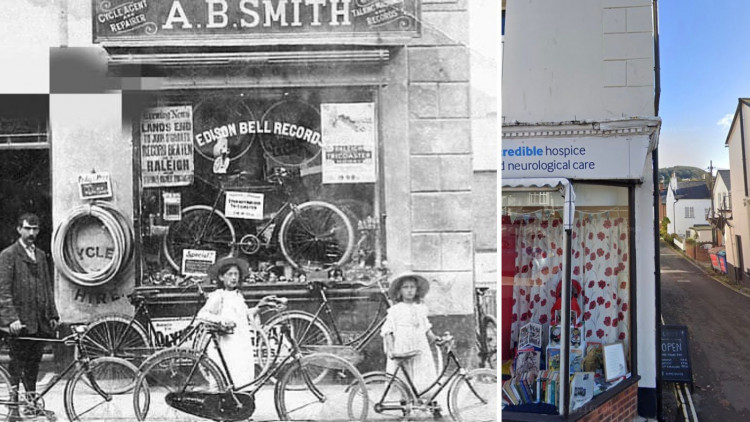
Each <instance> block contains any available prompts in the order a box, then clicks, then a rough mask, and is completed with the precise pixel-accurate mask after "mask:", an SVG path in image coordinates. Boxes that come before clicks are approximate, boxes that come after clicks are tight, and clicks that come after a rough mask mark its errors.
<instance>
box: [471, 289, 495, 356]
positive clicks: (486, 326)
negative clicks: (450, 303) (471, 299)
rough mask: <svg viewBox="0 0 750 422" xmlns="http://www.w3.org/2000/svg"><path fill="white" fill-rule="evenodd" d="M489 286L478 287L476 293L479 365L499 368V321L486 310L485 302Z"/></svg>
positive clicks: (475, 307)
mask: <svg viewBox="0 0 750 422" xmlns="http://www.w3.org/2000/svg"><path fill="white" fill-rule="evenodd" d="M488 289H489V287H477V288H475V289H474V295H475V299H476V300H475V303H474V309H475V315H476V317H477V349H478V350H479V367H481V368H484V365H488V366H489V367H490V368H492V369H497V321H496V320H495V317H493V316H492V315H487V314H486V313H485V311H484V302H485V301H486V294H487V290H488Z"/></svg>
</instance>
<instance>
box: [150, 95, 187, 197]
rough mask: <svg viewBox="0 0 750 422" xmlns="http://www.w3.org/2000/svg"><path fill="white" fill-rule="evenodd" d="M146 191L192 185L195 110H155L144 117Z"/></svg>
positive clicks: (166, 108)
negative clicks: (154, 188) (153, 188)
mask: <svg viewBox="0 0 750 422" xmlns="http://www.w3.org/2000/svg"><path fill="white" fill-rule="evenodd" d="M140 131H141V180H142V183H143V187H144V188H151V187H164V186H188V185H191V184H192V183H193V173H194V167H193V108H192V107H191V106H170V107H154V108H149V109H146V110H145V111H144V112H143V114H142V115H141V127H140Z"/></svg>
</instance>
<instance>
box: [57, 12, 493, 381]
mask: <svg viewBox="0 0 750 422" xmlns="http://www.w3.org/2000/svg"><path fill="white" fill-rule="evenodd" d="M90 13H91V19H92V21H93V40H94V44H95V47H94V48H93V49H94V50H97V51H99V52H98V53H96V54H94V56H95V58H96V60H100V61H102V62H105V63H106V66H105V73H106V78H107V79H108V80H109V81H118V82H117V83H118V84H119V88H120V89H119V90H116V91H112V92H103V93H91V94H80V93H77V94H69V95H68V94H59V95H56V96H53V97H52V98H51V100H50V101H51V103H50V110H51V112H50V126H51V132H53V133H54V134H55V142H52V145H51V155H52V156H53V157H55V158H54V159H53V160H52V164H51V166H52V173H53V174H54V175H55V181H53V190H54V191H55V198H56V199H55V200H54V201H55V202H54V203H53V220H54V221H55V227H56V233H55V236H53V242H52V243H53V250H54V251H56V252H55V253H56V260H55V263H56V267H57V269H58V271H57V277H56V296H57V302H58V306H60V308H61V315H62V319H63V320H64V321H65V322H67V323H77V322H90V321H92V320H95V319H96V318H99V317H102V316H105V315H110V314H112V313H120V314H125V315H127V316H128V317H129V315H132V314H133V312H134V308H133V306H132V304H131V303H130V301H129V300H128V297H127V296H128V295H130V294H131V293H133V292H136V293H141V295H142V296H143V297H145V299H146V302H147V303H146V306H147V307H148V309H149V315H150V317H151V318H152V320H153V321H154V327H155V328H156V331H157V332H155V333H153V335H154V336H155V337H154V338H156V336H158V337H159V338H161V339H171V340H170V341H169V342H171V343H173V342H174V341H175V340H176V338H177V334H176V333H179V331H180V330H181V329H182V328H183V327H184V323H185V318H186V317H189V316H190V315H192V314H193V313H194V312H195V310H196V309H198V308H199V307H200V306H201V303H202V302H201V299H200V296H199V293H198V288H197V286H196V283H202V284H201V286H202V287H203V288H204V289H206V290H211V289H213V288H215V287H214V286H212V285H211V284H210V283H207V282H206V280H205V274H206V270H207V268H208V267H209V266H210V265H211V264H212V263H213V262H215V261H216V260H217V259H219V258H221V257H224V256H227V255H233V256H240V257H242V258H244V259H245V260H247V261H248V262H249V264H250V268H251V274H250V275H249V276H248V277H247V278H246V279H245V280H244V281H245V282H244V284H243V287H242V290H243V294H244V296H245V299H246V301H247V303H248V304H255V303H256V302H257V301H258V300H259V299H260V298H261V297H263V296H266V295H277V296H282V297H287V298H288V299H289V308H291V309H297V310H306V311H310V312H313V313H314V312H315V311H316V310H317V309H318V306H319V305H320V303H321V300H322V299H321V297H322V296H321V295H320V294H319V292H317V291H313V290H311V289H310V288H309V283H308V282H309V281H310V280H317V281H324V282H326V283H327V284H328V285H329V287H328V288H327V290H326V291H325V294H326V299H327V300H328V301H329V302H330V305H331V307H332V309H331V311H332V312H331V314H330V315H329V314H327V313H323V314H322V315H323V316H322V318H324V319H326V320H330V321H328V324H329V325H333V324H335V325H336V327H337V328H336V330H337V331H338V333H333V334H334V339H332V341H334V342H337V341H341V342H346V341H347V340H350V339H353V338H355V337H356V336H357V335H358V334H361V333H362V332H363V331H365V329H366V328H367V327H368V325H369V323H370V322H371V320H372V316H373V315H374V314H375V313H376V312H377V310H378V308H379V306H380V304H379V302H378V300H379V299H378V296H379V292H380V290H379V289H378V287H377V285H376V284H375V282H376V280H377V279H378V278H379V277H381V275H382V271H381V269H382V268H384V267H386V268H387V269H388V270H389V271H390V272H391V274H397V273H400V272H403V271H416V272H418V273H420V274H423V275H425V276H426V277H428V278H429V279H430V280H431V289H430V294H429V295H428V297H427V298H426V303H427V305H428V307H429V308H430V320H431V321H432V324H433V326H434V330H435V332H436V333H438V334H440V333H442V332H444V331H450V332H452V333H453V334H454V335H455V336H456V339H457V344H458V349H457V350H458V352H459V357H461V358H462V359H464V360H465V361H466V362H467V363H469V364H471V365H475V364H476V363H477V360H478V358H477V351H476V349H475V346H474V344H475V333H474V332H473V330H466V329H465V328H464V327H466V326H472V327H473V326H474V316H473V310H474V303H473V298H474V295H473V294H472V291H473V288H474V284H475V283H476V282H479V281H482V282H485V283H486V284H489V283H491V282H493V280H492V276H493V275H494V272H493V271H494V270H493V268H492V266H491V265H488V264H487V263H488V262H489V261H490V259H491V260H493V262H494V259H495V257H496V246H495V243H496V238H495V237H493V234H494V233H495V230H494V229H493V230H490V229H489V227H495V226H494V225H493V224H492V221H489V220H487V219H485V218H483V216H484V214H485V213H486V212H488V211H487V207H486V206H485V203H490V204H494V198H495V196H494V195H496V193H495V192H496V185H494V181H495V179H496V172H495V170H494V169H492V168H491V166H489V167H488V168H480V167H478V166H477V164H474V165H472V159H473V157H474V156H489V155H491V154H485V153H484V152H483V151H484V150H482V149H481V148H479V147H478V145H481V142H479V141H478V139H475V138H474V136H475V135H474V134H473V130H472V123H473V120H472V119H473V115H472V113H470V102H471V94H470V92H471V90H470V84H471V72H470V69H469V66H468V58H469V49H468V48H467V46H466V45H465V44H464V43H462V42H459V41H456V40H453V39H450V38H445V37H446V34H447V32H441V31H439V30H438V29H440V28H437V27H434V26H432V27H430V28H428V29H427V30H425V29H424V28H423V26H422V25H423V21H422V16H423V15H426V16H431V17H432V18H431V20H432V21H433V22H434V21H439V22H441V24H442V25H446V24H447V23H451V25H452V26H449V27H451V28H454V29H455V28H464V27H468V20H467V19H466V18H467V16H466V15H467V13H466V7H465V5H463V4H462V2H445V1H425V2H419V1H416V0H415V1H404V2H373V1H358V2H349V1H314V2H312V1H308V2H298V1H262V2H260V1H258V2H256V1H236V2H226V1H206V2H180V1H171V0H169V1H148V2H146V1H142V2H111V1H99V0H97V1H94V2H92V4H91V10H90ZM436 17H437V18H436ZM464 31H465V30H462V31H459V35H461V34H463V33H464ZM448 32H450V31H448ZM459 38H461V37H459ZM464 38H465V37H464ZM60 53H61V54H66V52H65V51H64V49H61V52H60ZM96 60H94V61H96ZM439 99H441V100H439ZM488 115H491V116H494V115H493V114H492V113H489V112H488ZM81 116H87V117H86V118H85V119H82V118H81ZM487 136H488V137H490V138H491V136H489V135H487ZM477 138H479V136H478V137H477ZM83 140H85V142H83ZM493 142H495V141H494V140H493ZM491 145H494V143H492V144H491ZM481 161H482V160H478V161H477V162H481ZM484 161H486V160H484ZM494 165H495V166H496V164H494ZM472 203H474V205H467V204H472ZM492 214H493V216H494V212H493V213H492ZM485 226H486V227H485ZM477 233H481V234H477ZM480 261H481V262H482V263H484V264H482V265H479V264H477V262H480ZM188 320H189V319H188ZM336 337H340V339H337V338H336ZM169 342H167V343H169ZM165 344H166V343H165ZM362 352H363V354H364V357H365V358H366V359H364V360H363V363H362V366H361V368H360V369H361V370H362V371H367V370H375V369H382V368H384V367H385V366H384V365H385V363H384V362H385V361H384V357H383V355H382V343H381V340H380V336H379V335H374V336H372V339H371V341H370V342H369V343H368V344H367V345H366V346H365V347H363V348H362Z"/></svg>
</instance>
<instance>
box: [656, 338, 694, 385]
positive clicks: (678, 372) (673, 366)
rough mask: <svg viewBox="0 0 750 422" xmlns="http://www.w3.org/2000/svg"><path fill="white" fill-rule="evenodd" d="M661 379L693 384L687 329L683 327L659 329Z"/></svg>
mask: <svg viewBox="0 0 750 422" xmlns="http://www.w3.org/2000/svg"><path fill="white" fill-rule="evenodd" d="M661 379H662V381H671V382H687V383H690V384H692V383H693V369H692V367H691V363H690V348H689V347H688V328H687V327H686V326H684V325H662V327H661Z"/></svg>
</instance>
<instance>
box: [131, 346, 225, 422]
mask: <svg viewBox="0 0 750 422" xmlns="http://www.w3.org/2000/svg"><path fill="white" fill-rule="evenodd" d="M194 368H195V369H194ZM191 374H192V375H191ZM225 388H226V381H225V379H224V376H223V375H222V374H221V371H220V370H219V368H218V367H217V366H216V364H214V362H213V361H211V360H210V359H209V358H208V357H205V356H204V357H201V356H200V355H199V354H197V353H195V352H193V351H191V350H188V349H166V350H162V351H161V352H158V353H156V354H155V355H153V356H152V357H150V358H149V359H148V360H146V361H145V362H143V365H141V367H140V374H139V375H138V379H137V380H136V382H135V388H134V390H133V409H134V411H135V416H136V418H137V419H138V420H139V421H142V420H145V419H146V417H147V416H148V414H149V412H151V413H152V414H153V415H155V416H154V417H155V418H159V420H161V419H163V420H180V421H192V420H196V421H197V420H202V419H201V418H199V417H197V416H193V415H189V414H187V413H184V412H181V411H179V410H177V409H174V408H172V407H170V406H169V405H168V404H167V402H166V396H167V394H169V393H171V392H178V391H203V392H218V391H221V390H224V389H225Z"/></svg>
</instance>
